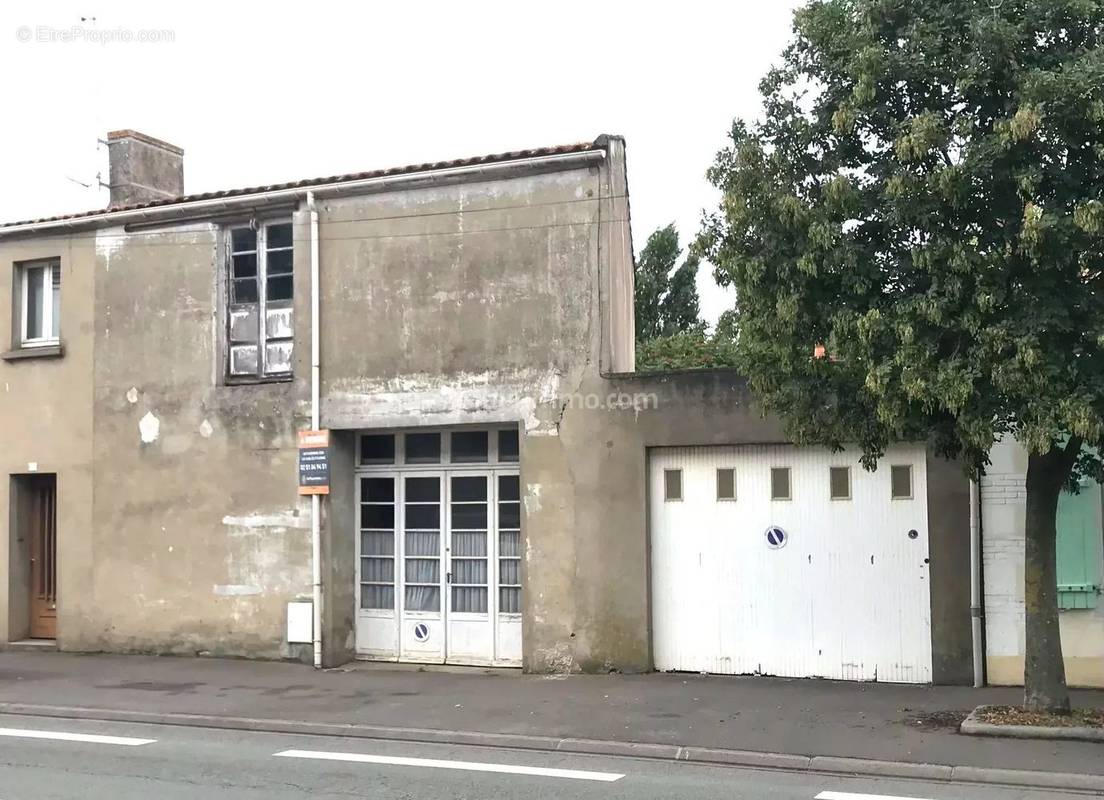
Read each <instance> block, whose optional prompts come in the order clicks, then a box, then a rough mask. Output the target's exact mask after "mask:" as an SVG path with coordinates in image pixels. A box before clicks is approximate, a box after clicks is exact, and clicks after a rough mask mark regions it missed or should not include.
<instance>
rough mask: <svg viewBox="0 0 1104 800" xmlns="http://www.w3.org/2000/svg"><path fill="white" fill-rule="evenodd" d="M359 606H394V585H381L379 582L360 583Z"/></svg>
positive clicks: (385, 607) (384, 607) (387, 607)
mask: <svg viewBox="0 0 1104 800" xmlns="http://www.w3.org/2000/svg"><path fill="white" fill-rule="evenodd" d="M360 607H361V608H383V609H392V608H394V607H395V587H394V586H381V585H379V584H362V585H361V587H360Z"/></svg>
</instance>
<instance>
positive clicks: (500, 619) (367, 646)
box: [354, 427, 524, 666]
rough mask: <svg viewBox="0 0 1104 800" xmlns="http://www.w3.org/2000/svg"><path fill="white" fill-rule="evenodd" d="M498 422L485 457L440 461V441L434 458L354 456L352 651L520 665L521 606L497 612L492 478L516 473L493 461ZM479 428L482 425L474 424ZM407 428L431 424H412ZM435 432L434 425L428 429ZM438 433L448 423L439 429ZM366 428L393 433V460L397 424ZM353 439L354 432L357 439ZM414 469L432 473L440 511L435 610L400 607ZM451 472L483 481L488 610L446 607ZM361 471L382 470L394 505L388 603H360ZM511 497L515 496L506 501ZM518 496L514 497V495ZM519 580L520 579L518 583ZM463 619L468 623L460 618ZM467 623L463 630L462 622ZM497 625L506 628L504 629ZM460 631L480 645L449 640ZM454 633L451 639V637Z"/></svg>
mask: <svg viewBox="0 0 1104 800" xmlns="http://www.w3.org/2000/svg"><path fill="white" fill-rule="evenodd" d="M500 429H501V428H500V427H491V428H489V429H488V430H489V436H490V438H491V441H492V446H491V450H490V453H489V454H488V459H489V463H470V464H469V463H463V464H450V463H447V458H448V456H447V446H446V445H442V456H441V463H437V464H402V463H395V464H387V465H376V464H358V465H357V467H356V470H355V480H356V493H355V496H356V512H355V515H354V516H355V525H354V535H355V537H356V548H355V550H356V572H355V602H356V620H357V624H356V640H357V643H356V654H357V658H360V659H366V660H378V661H403V662H412V663H449V664H461V665H479V666H520V665H521V652H520V650H521V646H520V645H521V614H520V613H517V614H501V613H499V590H500V581H499V579H500V574H499V573H500V569H499V564H500V562H499V555H500V554H499V544H500V542H499V525H498V512H499V478H500V477H503V476H518V478H519V481H520V465H519V464H517V463H516V462H514V463H511V462H507V463H504V464H503V463H495V462H496V460H497V446H496V444H495V443H494V440H495V439H496V431H497V430H500ZM479 430H483V429H482V428H480V429H479ZM411 432H416V433H424V432H431V431H426V430H425V429H416V430H414V431H411ZM432 432H438V431H432ZM439 432H440V433H442V437H443V439H444V440H445V441H447V440H448V436H447V433H448V430H442V431H439ZM370 433H371V434H377V433H386V434H392V433H394V434H395V435H396V451H397V452H396V462H399V461H401V459H400V457H399V455H398V451H399V445H398V442H400V441H401V439H400V438H399V436H398V434H400V433H402V432H399V431H371V432H370ZM358 441H359V439H358ZM416 477H435V478H438V479H439V485H440V493H439V496H438V508H439V509H440V517H439V525H440V530H439V550H438V553H439V556H438V557H439V559H440V560H439V564H440V569H439V576H438V577H439V579H440V604H439V608H440V611H438V612H419V611H407V610H406V557H407V553H406V511H407V509H406V505H407V483H406V482H407V479H409V478H416ZM454 477H482V478H484V480H485V484H486V489H487V491H486V498H485V501H484V503H485V507H486V511H487V529H486V533H485V537H486V548H485V559H486V562H487V568H486V575H487V584H486V592H487V613H485V614H483V613H465V612H457V611H453V608H452V606H453V598H452V582H451V580H450V578H451V577H452V575H451V574H452V573H453V568H452V527H453V526H452V493H453V489H452V479H453V478H454ZM364 478H385V479H390V480H391V481H392V486H393V505H394V527H393V531H392V533H393V536H394V542H395V544H394V548H393V559H394V560H393V575H392V577H393V581H394V582H393V587H394V602H393V604H392V608H391V609H389V610H388V609H363V608H361V569H362V563H363V562H362V552H361V549H362V540H361V521H362V519H361V512H362V496H361V493H362V487H361V481H362V479H364ZM506 502H514V501H506ZM518 502H520V499H519V501H518ZM523 588H524V587H523ZM419 622H422V623H424V624H425V625H426V626H427V628H428V629H429V631H419V632H428V633H429V634H430V635H429V637H428V639H427V640H426V641H424V642H423V641H417V642H415V641H414V639H413V637H414V635H415V626H416V625H417V624H418V623H419ZM466 623H467V625H466ZM471 623H475V624H476V625H478V626H484V627H483V629H482V630H480V629H479V628H477V627H470V624H471ZM465 627H469V630H467V631H465V630H464V628H465ZM503 631H506V634H505V635H503ZM464 634H469V641H470V635H473V634H474V635H475V636H476V643H478V638H479V637H481V636H485V637H486V639H485V642H484V643H483V646H482V647H478V648H476V647H469V648H468V649H467V650H466V651H465V650H463V648H462V646H461V649H460V650H459V651H457V650H456V647H455V646H456V645H457V644H459V643H460V642H461V641H463V640H464V639H463V636H464ZM454 640H455V641H454Z"/></svg>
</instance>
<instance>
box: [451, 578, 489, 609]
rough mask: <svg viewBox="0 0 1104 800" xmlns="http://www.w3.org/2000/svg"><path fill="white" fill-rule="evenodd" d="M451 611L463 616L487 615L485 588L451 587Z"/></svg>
mask: <svg viewBox="0 0 1104 800" xmlns="http://www.w3.org/2000/svg"><path fill="white" fill-rule="evenodd" d="M452 610H453V611H459V612H463V613H465V614H486V613H487V587H486V586H483V587H476V586H456V585H453V587H452Z"/></svg>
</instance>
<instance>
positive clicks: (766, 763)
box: [0, 703, 1104, 794]
mask: <svg viewBox="0 0 1104 800" xmlns="http://www.w3.org/2000/svg"><path fill="white" fill-rule="evenodd" d="M0 714H7V715H22V716H36V717H49V718H55V719H73V720H89V721H100V722H130V723H144V724H151V725H177V726H181V727H196V728H215V729H221V730H238V731H254V732H258V733H287V734H297V735H302V736H341V737H346V738H356V739H387V740H392V741H404V742H419V743H428V744H453V745H471V746H477V747H497V748H508V749H514V750H535V751H543V752H564V753H579V754H583V755H606V756H621V757H629V758H646V759H651V760H661V761H682V762H686V763H698V764H713V765H718V764H720V765H728V766H736V767H747V768H750V769H766V770H780V771H787V772H812V773H820V774H830V775H848V776H873V777H880V778H904V779H912V780H927V781H936V782H948V783H950V782H962V783H976V784H997V785H1001V786H1015V787H1021V788H1029V789H1069V790H1073V791H1080V792H1094V793H1100V794H1104V775H1084V774H1075V773H1065V772H1041V771H1029V770H1013V769H994V768H987V767H970V766H952V765H945V764H914V763H909V762H897V761H877V760H873V759H865V758H845V757H837V756H803V755H795V754H791V753H763V752H757V751H749V750H725V749H713V748H707V747H683V746H679V745H668V744H651V743H645V742H621V741H614V740H602V739H578V738H571V737H557V736H536V735H530V734H512V733H482V732H479V731H452V730H444V729H436V728H397V727H385V726H378V725H356V724H345V723H334V722H303V721H299V720H283V719H259V718H254V717H228V716H219V715H210V714H179V713H161V712H155V711H125V710H120V709H107V708H85V707H71V706H49V705H35V704H25V703H0Z"/></svg>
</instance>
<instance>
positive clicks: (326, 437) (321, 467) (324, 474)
mask: <svg viewBox="0 0 1104 800" xmlns="http://www.w3.org/2000/svg"><path fill="white" fill-rule="evenodd" d="M329 493H330V432H329V431H299V494H329Z"/></svg>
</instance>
